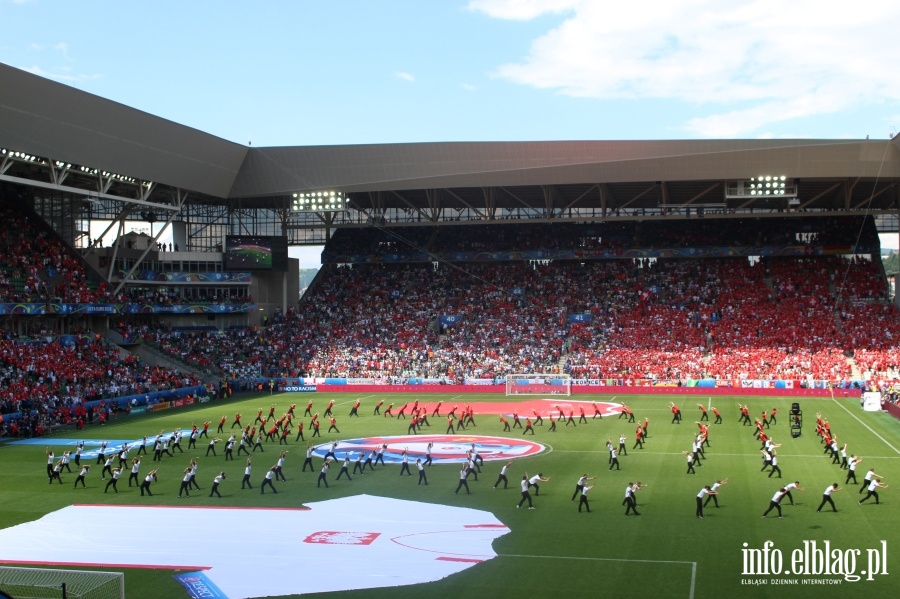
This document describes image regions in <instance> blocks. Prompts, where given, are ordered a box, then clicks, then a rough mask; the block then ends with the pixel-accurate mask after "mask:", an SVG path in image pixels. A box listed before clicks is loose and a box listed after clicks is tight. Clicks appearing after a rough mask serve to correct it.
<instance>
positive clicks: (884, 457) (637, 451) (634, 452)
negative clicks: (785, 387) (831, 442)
mask: <svg viewBox="0 0 900 599" xmlns="http://www.w3.org/2000/svg"><path fill="white" fill-rule="evenodd" d="M545 445H546V444H545ZM556 451H558V452H559V453H602V454H605V453H607V450H605V449H557V450H556ZM708 451H709V450H708ZM631 452H632V453H628V454H625V455H624V456H623V457H626V458H627V457H628V456H630V455H677V456H681V455H684V454H682V452H680V451H641V450H640V449H632V450H631ZM710 456H711V457H712V456H729V457H742V456H743V457H746V456H753V457H755V458H759V456H758V455H756V454H755V453H752V452H751V453H716V452H713V451H710ZM778 456H779V457H782V458H817V457H823V456H824V454H809V453H802V454H786V453H779V454H778ZM866 459H867V460H868V459H875V460H878V459H881V460H900V456H893V455H869V454H866Z"/></svg>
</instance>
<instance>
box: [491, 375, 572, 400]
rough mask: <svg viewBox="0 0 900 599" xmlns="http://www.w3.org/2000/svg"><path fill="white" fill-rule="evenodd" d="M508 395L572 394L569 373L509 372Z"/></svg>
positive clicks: (507, 380) (507, 381)
mask: <svg viewBox="0 0 900 599" xmlns="http://www.w3.org/2000/svg"><path fill="white" fill-rule="evenodd" d="M506 395H507V396H512V395H565V396H570V395H572V379H571V378H570V377H569V375H568V374H559V373H554V374H551V373H546V374H545V373H533V374H507V375H506Z"/></svg>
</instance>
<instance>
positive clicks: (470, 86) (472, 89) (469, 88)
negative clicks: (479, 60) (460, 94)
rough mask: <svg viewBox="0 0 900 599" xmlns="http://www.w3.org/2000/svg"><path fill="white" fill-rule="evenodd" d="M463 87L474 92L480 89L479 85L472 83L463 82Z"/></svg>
mask: <svg viewBox="0 0 900 599" xmlns="http://www.w3.org/2000/svg"><path fill="white" fill-rule="evenodd" d="M462 88H463V89H464V90H466V91H467V92H473V91H475V90H476V89H478V88H477V87H475V86H474V85H472V84H471V83H463V84H462Z"/></svg>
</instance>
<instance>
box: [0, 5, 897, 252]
mask: <svg viewBox="0 0 900 599" xmlns="http://www.w3.org/2000/svg"><path fill="white" fill-rule="evenodd" d="M897 23H900V2H896V0H893V1H885V0H869V1H867V2H864V3H861V4H859V5H857V4H855V3H848V2H836V1H832V0H815V1H811V0H794V1H792V2H784V1H783V0H777V1H776V0H747V1H728V0H680V1H679V2H672V1H671V0H631V1H629V2H605V1H599V0H597V1H592V0H458V1H454V0H442V1H440V2H423V1H413V0H395V1H391V2H374V1H368V0H366V1H364V0H356V1H353V0H347V1H344V2H294V1H278V0H274V1H268V2H254V3H251V2H232V1H227V0H219V1H215V2H213V1H195V2H183V1H179V2H170V1H167V0H155V1H154V2H143V3H136V2H135V3H132V2H128V3H126V2H109V1H99V2H91V3H89V4H82V3H77V2H52V1H50V0H0V62H4V63H6V64H9V65H11V66H14V67H17V68H21V69H24V70H27V71H30V72H32V73H35V74H37V75H40V76H42V77H47V78H49V79H53V80H55V81H59V82H61V83H65V84H68V85H72V86H74V87H76V88H78V89H82V90H84V91H86V92H90V93H92V94H96V95H99V96H102V97H104V98H108V99H110V100H114V101H117V102H121V103H123V104H126V105H128V106H131V107H134V108H137V109H140V110H144V111H146V112H149V113H152V114H154V115H157V116H160V117H163V118H166V119H169V120H172V121H175V122H177V123H180V124H183V125H188V126H191V127H194V128H196V129H199V130H201V131H205V132H207V133H210V134H212V135H216V136H219V137H222V138H224V139H228V140H230V141H233V142H235V143H239V144H248V143H252V145H254V146H284V145H290V146H296V145H343V144H374V143H378V144H382V143H411V142H441V141H544V140H582V139H586V140H620V139H709V138H741V139H744V138H789V139H796V138H825V139H835V138H850V139H862V138H865V137H866V136H869V137H871V138H873V139H887V138H889V137H891V136H892V135H893V134H895V133H896V132H897V131H898V130H900V78H898V77H897V76H896V67H897V65H898V64H900V44H898V43H897V42H896V40H895V36H894V35H892V34H891V33H890V31H891V28H892V27H895V26H896V24H897ZM0 97H2V91H0ZM893 237H894V238H896V236H893ZM894 241H895V243H896V239H895V240H894ZM317 251H318V250H316V252H317ZM307 259H308V258H307Z"/></svg>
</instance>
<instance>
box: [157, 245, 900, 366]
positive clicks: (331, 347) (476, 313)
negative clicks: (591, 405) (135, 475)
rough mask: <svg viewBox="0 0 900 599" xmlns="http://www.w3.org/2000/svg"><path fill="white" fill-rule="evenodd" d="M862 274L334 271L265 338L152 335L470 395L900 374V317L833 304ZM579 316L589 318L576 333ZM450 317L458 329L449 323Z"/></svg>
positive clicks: (186, 352)
mask: <svg viewBox="0 0 900 599" xmlns="http://www.w3.org/2000/svg"><path fill="white" fill-rule="evenodd" d="M860 264H863V263H862V262H860V261H858V260H853V261H848V260H845V259H843V258H839V257H812V258H802V259H790V258H768V259H762V260H759V261H757V262H755V263H751V261H749V260H748V259H747V258H727V259H697V260H687V259H678V260H676V259H668V260H662V259H660V260H655V261H651V260H640V261H638V260H635V261H633V260H606V261H586V262H584V263H581V262H576V261H567V262H562V261H556V262H548V263H537V262H531V263H524V262H505V263H496V262H487V263H464V264H447V263H440V264H438V265H435V264H373V265H368V264H367V265H356V266H353V267H349V266H342V267H339V266H330V267H326V269H325V271H324V272H323V273H321V275H320V278H319V280H318V281H317V283H316V285H315V287H314V288H313V289H312V290H311V291H310V292H309V294H308V296H307V297H306V298H304V301H303V303H302V304H301V307H300V310H299V311H298V312H296V313H293V312H292V313H290V314H288V315H287V317H286V318H283V319H280V320H278V321H275V322H273V323H271V324H270V326H269V327H267V328H265V329H261V330H259V331H252V330H245V331H241V332H226V333H219V332H191V333H186V332H178V331H171V332H168V333H164V332H160V331H155V332H154V333H153V335H154V337H155V340H156V341H157V342H159V343H160V345H161V346H163V347H165V348H166V350H167V351H169V352H170V353H173V354H176V353H177V354H179V355H180V356H181V357H182V358H183V359H185V360H187V361H189V362H192V363H195V364H198V365H202V366H209V365H222V366H224V368H225V369H226V370H225V371H226V372H228V373H232V374H239V373H242V372H248V371H249V372H258V373H260V374H262V375H264V376H266V375H271V376H318V377H352V378H376V379H388V378H402V377H424V378H439V379H442V380H447V381H448V382H458V381H461V380H463V379H465V378H494V377H498V376H503V375H505V374H507V373H512V372H522V373H527V372H554V371H559V370H564V371H566V372H568V373H570V374H572V375H573V376H576V377H590V378H601V379H630V380H634V379H657V380H685V379H701V378H715V379H721V380H731V381H738V380H741V379H791V380H796V381H800V382H801V383H803V382H805V381H807V380H809V379H817V380H831V381H837V380H847V379H850V378H852V377H853V374H854V373H853V370H852V363H851V362H850V361H848V356H852V355H853V351H854V350H855V349H858V348H862V347H865V348H866V350H867V351H865V352H858V356H859V357H858V362H859V364H860V368H861V369H862V370H863V372H867V373H870V374H874V373H875V372H876V371H879V372H880V370H879V369H880V368H881V364H883V363H890V364H896V363H898V361H897V360H896V359H895V358H896V353H891V350H890V347H891V346H892V345H891V343H890V339H891V336H896V335H900V322H898V318H897V313H896V309H894V308H893V307H892V306H891V305H890V304H888V303H886V302H885V301H884V300H883V299H882V300H877V301H875V300H873V301H871V302H869V303H855V304H854V303H849V302H846V301H842V300H839V298H837V297H836V294H835V292H834V286H835V283H834V281H835V280H836V279H837V278H838V277H840V276H844V274H843V273H844V271H845V269H847V268H850V269H852V268H856V267H857V266H859V265H860ZM866 271H867V272H873V273H876V274H878V273H877V271H874V270H872V269H869V268H868V267H867V268H866ZM880 276H881V277H882V278H883V273H882V274H880ZM860 280H861V281H862V282H865V281H866V280H867V279H860ZM572 314H577V315H589V319H587V320H588V321H587V322H585V319H580V320H578V321H577V322H569V315H572ZM442 316H443V317H446V316H450V317H452V318H453V320H454V323H453V324H450V325H447V326H441V320H442V318H441V317H442ZM872 325H874V326H872ZM865 331H868V336H866V335H863V334H862V332H865ZM885 333H887V337H886V339H887V341H885ZM879 335H881V337H880V338H879V341H878V343H874V344H873V343H870V342H869V341H870V337H872V338H874V337H878V336H879ZM896 338H900V337H896ZM876 349H878V350H880V351H881V352H882V353H881V354H878V355H877V359H876V362H877V363H876V364H875V366H871V365H870V364H869V362H870V361H871V360H872V358H870V357H869V356H872V355H873V354H872V353H871V352H873V351H874V350H876ZM885 352H886V353H885Z"/></svg>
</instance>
